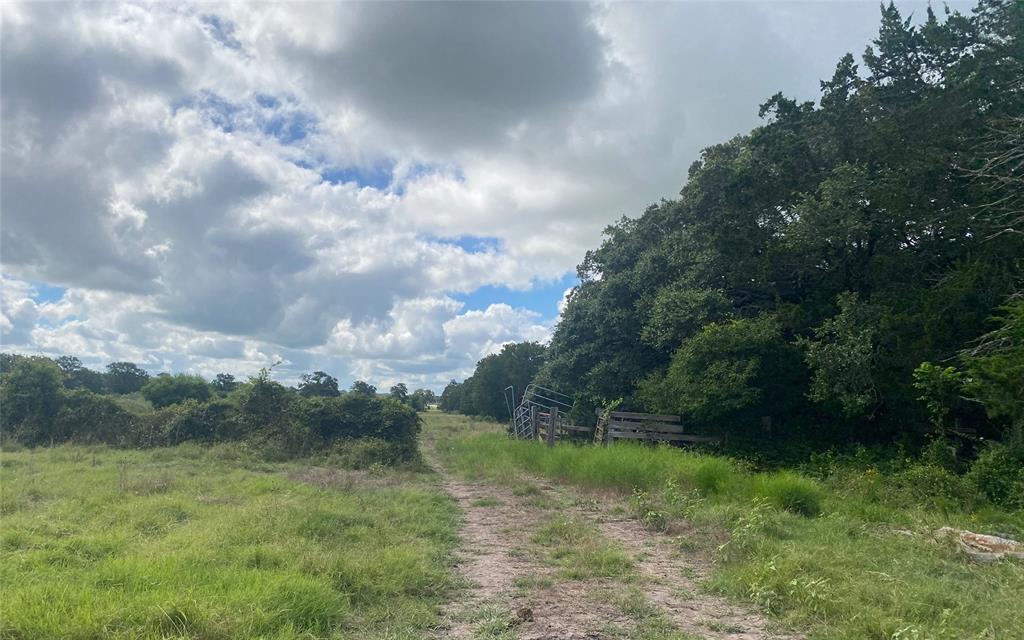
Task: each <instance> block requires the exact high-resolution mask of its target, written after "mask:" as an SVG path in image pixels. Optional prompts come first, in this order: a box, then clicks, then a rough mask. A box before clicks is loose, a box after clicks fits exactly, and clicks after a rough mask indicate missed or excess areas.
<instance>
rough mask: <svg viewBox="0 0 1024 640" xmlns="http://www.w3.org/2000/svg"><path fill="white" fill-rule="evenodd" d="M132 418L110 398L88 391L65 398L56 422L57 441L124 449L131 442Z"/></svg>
mask: <svg viewBox="0 0 1024 640" xmlns="http://www.w3.org/2000/svg"><path fill="white" fill-rule="evenodd" d="M132 426H133V425H132V415H131V414H130V413H128V412H127V411H125V410H124V409H122V408H121V407H119V406H118V405H117V403H115V402H114V401H113V400H111V399H110V398H109V397H107V396H101V395H97V394H95V393H93V392H91V391H86V390H85V389H75V390H74V391H69V392H67V393H64V394H62V397H61V403H60V411H59V413H58V414H57V418H56V420H55V422H54V429H53V432H54V434H55V440H56V441H58V442H67V441H69V440H72V441H76V442H103V443H106V444H110V445H116V446H125V445H128V444H131V440H132Z"/></svg>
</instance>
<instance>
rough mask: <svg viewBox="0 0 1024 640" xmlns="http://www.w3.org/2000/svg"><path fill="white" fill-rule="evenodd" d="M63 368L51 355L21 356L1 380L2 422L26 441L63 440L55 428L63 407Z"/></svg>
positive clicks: (0, 422)
mask: <svg viewBox="0 0 1024 640" xmlns="http://www.w3.org/2000/svg"><path fill="white" fill-rule="evenodd" d="M62 386H63V384H62V381H61V371H60V369H59V368H58V367H57V365H56V364H54V362H53V361H52V360H50V359H49V358H43V357H38V356H36V357H29V358H18V359H17V360H15V361H14V363H13V365H12V366H11V368H10V370H9V371H7V372H6V373H5V374H4V376H3V382H2V383H0V406H2V407H3V411H0V425H2V427H3V431H4V432H5V433H7V434H9V435H12V436H14V438H16V439H18V440H20V441H22V442H24V443H25V444H27V445H37V444H44V443H47V442H49V441H51V440H55V441H59V440H61V438H60V434H59V433H57V431H56V419H57V414H58V412H59V411H60V404H61V398H60V390H61V387H62Z"/></svg>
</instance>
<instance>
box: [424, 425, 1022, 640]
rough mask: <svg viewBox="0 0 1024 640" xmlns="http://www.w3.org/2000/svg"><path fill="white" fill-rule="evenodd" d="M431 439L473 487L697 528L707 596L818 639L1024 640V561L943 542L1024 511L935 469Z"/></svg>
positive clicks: (494, 439)
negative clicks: (584, 497) (947, 529)
mask: <svg viewBox="0 0 1024 640" xmlns="http://www.w3.org/2000/svg"><path fill="white" fill-rule="evenodd" d="M427 434H428V436H430V437H436V438H438V441H439V446H438V450H439V451H440V452H441V453H442V455H443V456H444V458H445V461H446V463H447V464H449V465H450V466H451V467H452V468H453V469H455V470H457V471H459V472H461V473H463V474H465V475H467V476H471V477H477V478H481V479H484V478H486V479H489V480H492V481H496V482H505V483H513V484H514V483H521V482H522V481H523V480H522V475H523V473H524V472H525V473H528V474H535V475H542V476H545V477H548V478H551V479H554V480H557V481H559V482H562V483H566V484H572V485H576V486H581V487H587V488H591V489H605V490H607V489H611V490H617V491H621V492H622V493H623V495H626V494H628V493H630V492H634V495H633V503H634V506H635V507H636V506H637V505H640V506H639V508H638V512H637V515H638V516H640V517H642V518H644V519H645V521H647V520H648V519H650V514H652V513H655V514H657V515H658V518H656V519H651V521H652V522H656V524H657V525H658V528H664V526H665V524H666V523H665V519H669V520H671V519H677V520H678V519H685V520H687V521H688V523H689V527H687V529H686V530H687V534H686V535H685V536H683V537H681V538H680V539H679V540H680V544H681V545H682V546H683V547H684V548H685V549H687V550H691V551H692V550H703V551H704V552H706V553H707V555H708V556H709V557H711V558H714V559H715V560H716V563H715V570H714V572H713V574H712V577H711V579H710V581H709V583H708V585H707V586H708V588H710V589H713V590H715V591H718V592H720V593H722V594H724V595H727V596H729V597H733V598H736V599H741V600H746V601H748V602H751V603H753V604H755V605H757V606H758V607H760V608H762V609H763V610H764V611H766V612H768V613H770V614H772V615H773V616H775V617H776V618H777V619H779V620H781V621H783V622H784V623H786V624H788V625H791V626H794V627H796V628H799V629H806V630H809V635H810V637H811V638H825V639H829V640H831V639H835V640H839V639H847V638H877V639H880V640H881V639H894V640H895V639H907V638H921V639H924V638H936V639H949V640H953V639H957V640H959V639H961V638H992V639H995V638H999V639H1002V638H1010V639H1015V638H1016V639H1019V638H1024V607H1022V606H1021V602H1022V597H1024V563H1020V562H1016V563H1015V562H1000V563H995V564H990V565H978V564H972V563H971V562H970V561H969V560H968V559H967V557H966V556H965V555H963V554H962V553H961V552H960V551H959V550H958V549H957V547H956V545H955V544H954V543H953V542H951V541H949V540H947V539H944V538H942V537H941V536H936V535H935V532H936V530H937V529H938V528H940V527H942V526H953V527H957V528H966V529H971V530H973V531H981V532H986V533H995V532H1000V533H1010V534H1011V535H1015V536H1021V534H1024V512H1022V511H1013V512H1007V511H1001V510H998V509H995V508H993V507H991V506H983V505H982V504H981V503H977V502H975V501H973V500H970V499H966V498H964V499H960V493H959V491H960V490H959V489H958V488H957V487H953V488H952V489H949V488H946V487H943V486H940V484H941V483H936V482H934V481H930V480H929V478H934V477H935V475H936V474H935V473H934V472H932V471H930V470H924V471H922V470H921V469H918V468H917V467H914V466H911V467H910V468H908V470H907V471H903V472H899V473H895V474H893V475H892V476H885V475H883V474H881V473H879V472H878V471H877V469H873V468H869V469H866V470H852V469H851V470H848V471H842V472H837V473H835V474H834V475H832V476H829V477H826V478H823V479H821V480H815V479H812V478H810V477H807V476H804V475H800V474H798V473H795V472H793V471H780V472H776V473H755V472H752V471H750V470H749V469H747V468H746V467H745V466H744V465H743V464H742V463H741V462H738V461H735V460H730V459H728V458H723V457H717V456H710V455H705V454H700V453H693V452H688V451H684V450H679V449H674V448H670V447H646V446H639V445H635V444H626V443H623V444H615V445H614V446H609V447H597V446H576V445H569V444H565V445H561V444H560V445H558V446H555V447H554V448H548V447H545V446H544V445H542V444H539V443H533V442H523V441H514V440H509V439H508V438H507V437H505V435H504V434H502V433H501V432H500V427H499V426H497V425H493V424H487V423H479V422H473V421H470V420H468V419H465V418H456V417H445V418H444V419H443V420H428V423H427ZM431 434H433V435H432V436H431ZM669 528H670V529H671V527H669Z"/></svg>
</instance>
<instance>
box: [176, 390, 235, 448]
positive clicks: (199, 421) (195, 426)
mask: <svg viewBox="0 0 1024 640" xmlns="http://www.w3.org/2000/svg"><path fill="white" fill-rule="evenodd" d="M170 415H171V419H170V420H169V421H167V422H166V423H165V424H166V428H165V434H166V438H167V441H168V443H169V444H178V443H181V442H185V441H188V440H195V441H199V442H220V441H224V440H234V439H237V438H238V437H239V435H240V434H241V429H240V428H239V424H238V408H237V407H236V406H235V405H234V404H233V403H231V402H228V401H226V400H213V401H211V402H205V403H199V402H196V401H195V400H186V401H185V402H183V403H182V404H181V405H180V406H179V407H178V410H177V411H175V412H173V413H172V414H170Z"/></svg>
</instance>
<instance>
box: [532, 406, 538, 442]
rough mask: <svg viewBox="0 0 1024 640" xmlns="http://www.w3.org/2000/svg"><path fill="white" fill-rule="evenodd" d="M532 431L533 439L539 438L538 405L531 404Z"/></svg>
mask: <svg viewBox="0 0 1024 640" xmlns="http://www.w3.org/2000/svg"><path fill="white" fill-rule="evenodd" d="M530 431H531V432H532V433H533V436H532V437H533V439H534V440H536V439H537V435H538V434H539V433H540V427H539V426H538V425H537V407H536V406H534V405H532V404H531V405H530Z"/></svg>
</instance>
